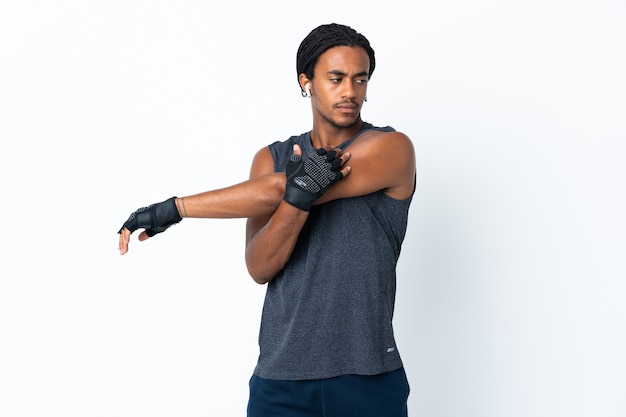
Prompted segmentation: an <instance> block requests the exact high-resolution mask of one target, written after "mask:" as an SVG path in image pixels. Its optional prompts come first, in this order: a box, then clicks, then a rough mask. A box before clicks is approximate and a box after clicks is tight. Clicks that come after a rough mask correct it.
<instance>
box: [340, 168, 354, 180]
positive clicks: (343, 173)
mask: <svg viewBox="0 0 626 417" xmlns="http://www.w3.org/2000/svg"><path fill="white" fill-rule="evenodd" d="M350 171H352V167H351V166H349V165H347V166H345V167H343V169H342V170H341V171H339V172H341V175H343V177H342V178H345V177H346V176H347V175H348V174H349V173H350Z"/></svg>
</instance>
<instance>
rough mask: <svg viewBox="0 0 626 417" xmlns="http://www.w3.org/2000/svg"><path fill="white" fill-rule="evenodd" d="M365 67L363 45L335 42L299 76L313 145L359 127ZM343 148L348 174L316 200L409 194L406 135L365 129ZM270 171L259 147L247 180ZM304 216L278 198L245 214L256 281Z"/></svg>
mask: <svg viewBox="0 0 626 417" xmlns="http://www.w3.org/2000/svg"><path fill="white" fill-rule="evenodd" d="M368 70H369V57H368V55H367V53H366V51H365V50H364V49H362V48H360V47H357V48H352V47H347V46H338V47H334V48H331V49H329V50H327V51H326V52H324V53H323V54H322V55H320V57H319V60H318V63H317V65H316V67H315V71H314V73H315V77H314V79H311V80H309V79H308V78H307V76H306V75H305V74H300V78H299V80H300V86H301V87H302V89H303V90H304V89H305V88H306V85H307V83H308V84H309V86H310V89H311V107H312V111H313V129H312V130H311V141H312V145H313V147H315V148H322V147H330V148H334V147H336V146H338V145H340V144H341V143H343V142H345V141H347V140H348V139H350V138H352V137H353V136H355V135H356V134H357V133H358V132H359V131H360V129H361V127H362V125H363V121H362V119H361V113H360V110H361V106H362V105H363V102H364V100H365V94H366V92H367V82H368V79H369V74H368ZM349 152H350V169H351V171H350V175H348V176H347V177H346V178H344V179H342V180H341V181H339V182H337V183H336V184H335V185H334V186H333V187H331V188H330V189H329V190H328V191H327V192H326V193H325V194H324V195H323V196H322V197H321V198H320V199H319V200H318V201H317V202H316V203H324V202H326V201H330V200H333V199H337V198H346V197H356V196H361V195H365V194H369V193H372V192H375V191H380V190H384V192H385V193H386V194H387V195H388V196H389V197H391V198H395V199H405V198H408V197H409V196H410V195H411V194H412V192H413V188H414V185H415V184H414V181H415V154H414V149H413V145H412V143H411V141H410V140H409V138H408V137H407V136H406V135H404V134H402V133H400V132H378V131H370V132H366V133H364V134H362V135H361V136H360V137H359V138H357V140H355V141H354V142H353V143H352V144H351V145H350V147H349ZM390 161H392V162H391V163H390ZM273 169H274V166H273V160H272V157H271V154H270V152H269V149H268V148H267V147H264V148H263V149H261V150H260V151H258V152H257V154H256V156H255V157H254V160H253V162H252V168H251V171H250V179H251V180H254V179H256V178H259V177H262V176H264V175H267V174H269V173H271V172H273ZM307 217H308V212H305V211H301V210H298V209H296V208H295V207H293V206H291V205H289V204H288V203H286V202H284V201H281V202H280V203H279V205H278V207H277V209H276V211H275V212H273V213H272V214H270V215H259V216H252V217H250V218H248V221H247V224H246V265H247V267H248V271H249V273H250V275H251V276H252V278H253V279H254V280H255V281H256V282H258V283H260V284H263V283H266V282H269V281H271V280H272V279H273V278H274V276H275V275H276V274H277V273H278V272H279V271H280V270H281V269H282V268H283V267H284V266H285V264H286V262H287V261H288V260H289V257H290V256H291V253H292V251H293V249H294V247H295V244H296V241H297V238H298V235H299V233H300V230H301V229H302V226H303V225H304V223H305V221H306V219H307ZM341 226H342V225H337V227H338V228H341Z"/></svg>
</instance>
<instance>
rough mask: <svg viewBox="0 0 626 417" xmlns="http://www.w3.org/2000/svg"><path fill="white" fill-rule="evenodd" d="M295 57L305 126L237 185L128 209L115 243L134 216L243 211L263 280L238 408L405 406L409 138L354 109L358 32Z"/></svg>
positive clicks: (166, 220)
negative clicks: (401, 302)
mask: <svg viewBox="0 0 626 417" xmlns="http://www.w3.org/2000/svg"><path fill="white" fill-rule="evenodd" d="M296 66H297V74H298V83H299V85H300V89H301V92H302V94H303V96H306V97H310V99H311V108H312V111H313V127H312V129H311V130H310V131H308V132H306V133H303V134H301V135H298V136H292V137H291V138H289V139H288V140H286V141H283V142H275V143H272V144H271V145H269V146H267V147H264V148H262V149H261V150H259V151H258V152H257V154H256V155H255V157H254V160H253V162H252V167H251V171H250V179H249V180H248V181H246V182H244V183H241V184H237V185H234V186H232V187H228V188H224V189H220V190H214V191H209V192H205V193H201V194H197V195H193V196H189V197H184V198H176V197H172V198H171V199H169V200H166V201H164V202H162V203H158V204H154V205H152V206H149V207H147V208H142V209H139V210H138V211H136V212H135V213H133V214H131V216H130V218H129V219H128V220H127V222H126V223H124V226H123V227H122V229H121V230H120V244H119V248H120V253H121V254H124V253H126V252H127V250H128V242H129V239H130V234H131V233H132V232H133V231H134V230H136V229H139V228H144V229H146V230H145V231H143V232H142V233H141V234H140V236H139V239H140V240H144V239H146V238H147V237H148V236H153V235H154V234H156V233H160V232H162V231H164V230H165V229H167V227H169V226H170V225H172V224H174V223H177V222H178V221H180V220H181V219H182V218H183V217H210V218H227V217H246V218H247V219H248V220H247V225H246V251H245V259H246V265H247V267H248V271H249V273H250V275H251V276H252V278H253V279H254V280H255V281H256V282H258V283H260V284H265V283H267V291H266V298H265V303H264V307H263V314H262V320H261V328H260V334H259V345H260V354H259V358H258V362H257V366H256V368H255V370H254V373H253V376H252V378H251V380H250V399H249V403H248V416H249V417H266V416H268V417H269V416H272V417H279V416H288V417H298V416H320V417H321V416H325V417H327V416H337V417H339V416H341V417H348V416H354V417H368V416H371V417H400V416H407V407H406V403H407V398H408V394H409V386H408V382H407V378H406V375H405V373H404V368H403V365H402V361H401V358H400V355H399V352H398V348H397V347H396V344H395V340H394V334H393V327H392V318H393V311H394V302H395V288H396V272H395V269H396V263H397V260H398V257H399V254H400V248H401V245H402V241H403V239H404V235H405V232H406V225H407V219H408V210H409V205H410V202H411V199H412V196H413V193H414V189H415V175H416V170H415V154H414V149H413V145H412V143H411V141H410V139H409V138H408V137H407V136H406V135H404V134H402V133H400V132H397V131H395V130H394V129H393V128H391V127H375V126H373V125H371V124H369V123H366V122H364V121H363V120H362V119H361V107H362V105H363V102H364V101H365V100H366V92H367V83H368V82H369V79H370V77H371V76H372V73H373V71H374V68H375V57H374V51H373V49H372V48H371V46H370V44H369V42H368V40H367V39H366V38H365V37H364V36H363V35H361V34H359V33H358V32H356V31H354V30H353V29H352V28H350V27H347V26H344V25H338V24H329V25H322V26H319V27H317V28H316V29H314V30H313V31H311V32H310V33H309V35H307V37H306V38H305V39H304V40H303V41H302V43H301V45H300V47H299V49H298V53H297V63H296ZM348 160H349V165H348Z"/></svg>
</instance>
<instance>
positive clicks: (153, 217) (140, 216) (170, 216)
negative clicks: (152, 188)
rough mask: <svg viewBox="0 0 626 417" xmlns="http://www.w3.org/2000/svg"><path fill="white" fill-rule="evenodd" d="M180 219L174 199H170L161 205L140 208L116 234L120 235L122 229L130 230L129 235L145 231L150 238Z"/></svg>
mask: <svg viewBox="0 0 626 417" xmlns="http://www.w3.org/2000/svg"><path fill="white" fill-rule="evenodd" d="M182 219H183V218H182V217H181V216H180V214H179V213H178V208H177V207H176V197H171V198H168V199H167V200H165V201H163V202H161V203H155V204H151V205H149V206H148V207H141V208H139V209H137V211H135V212H133V213H131V215H130V217H129V218H128V220H126V222H125V223H124V224H123V225H122V227H121V228H120V230H119V232H118V233H121V232H122V229H124V228H126V229H128V230H130V232H131V233H132V232H134V231H135V230H137V229H146V233H147V234H148V236H150V237H152V236H154V235H156V234H158V233H161V232H164V231H165V230H166V229H167V228H168V227H170V226H172V225H173V224H176V223H178V222H180V221H181V220H182Z"/></svg>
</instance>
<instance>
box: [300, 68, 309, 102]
mask: <svg viewBox="0 0 626 417" xmlns="http://www.w3.org/2000/svg"><path fill="white" fill-rule="evenodd" d="M298 81H299V82H300V90H301V92H302V96H303V97H308V96H310V95H311V91H310V88H311V80H309V79H308V78H307V76H306V75H305V74H304V73H303V74H300V75H299V76H298ZM307 86H308V89H307Z"/></svg>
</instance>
